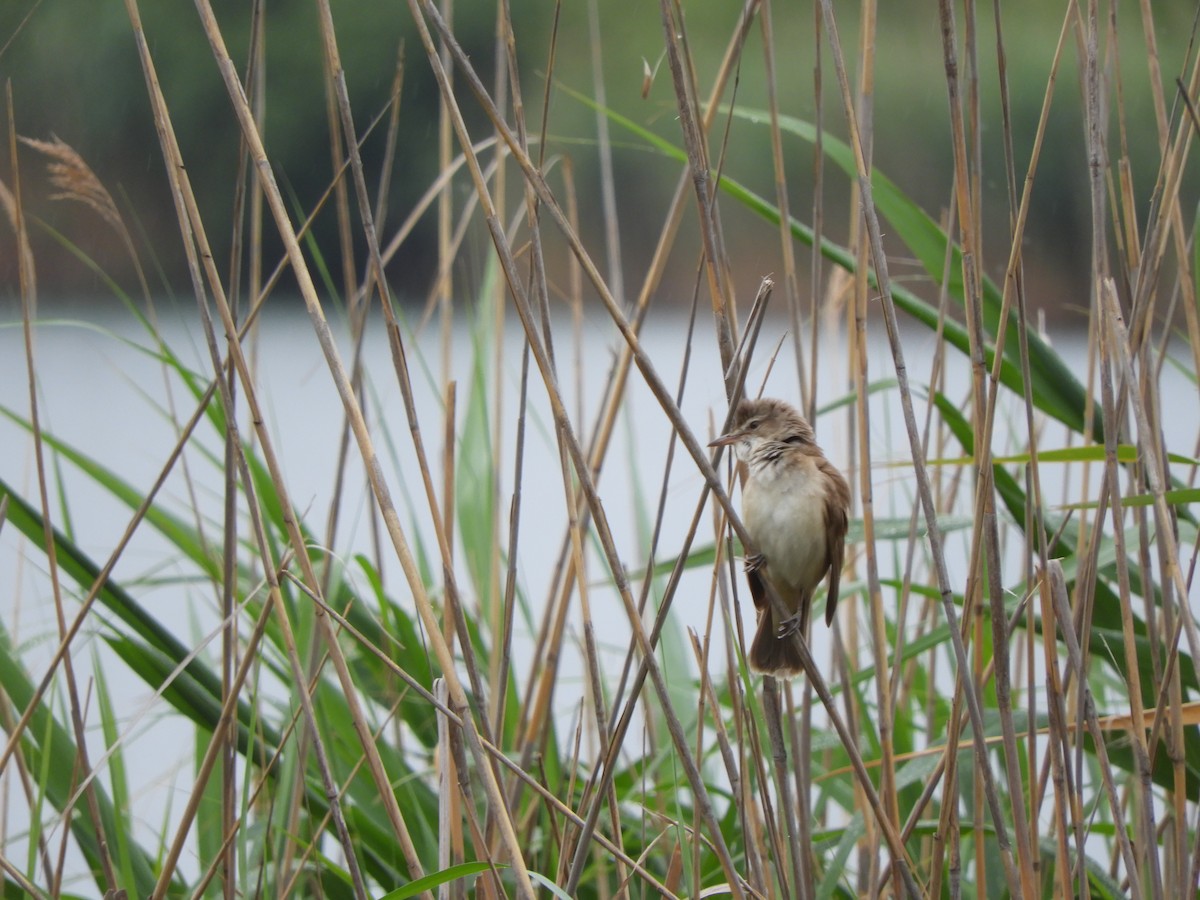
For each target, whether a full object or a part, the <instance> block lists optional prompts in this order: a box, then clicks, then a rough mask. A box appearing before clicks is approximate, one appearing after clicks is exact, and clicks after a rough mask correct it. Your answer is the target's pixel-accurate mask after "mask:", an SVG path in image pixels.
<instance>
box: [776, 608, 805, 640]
mask: <svg viewBox="0 0 1200 900" xmlns="http://www.w3.org/2000/svg"><path fill="white" fill-rule="evenodd" d="M801 620H802V617H801V615H800V613H796V614H795V615H794V616H788V617H787V618H786V619H784V620H783V621H782V622H780V623H779V627H778V628H776V629H775V637H777V638H779V639H780V640H782V639H783V638H785V637H790V636H791V635H793V634H796V633H797V632H798V631H799V630H800V623H801Z"/></svg>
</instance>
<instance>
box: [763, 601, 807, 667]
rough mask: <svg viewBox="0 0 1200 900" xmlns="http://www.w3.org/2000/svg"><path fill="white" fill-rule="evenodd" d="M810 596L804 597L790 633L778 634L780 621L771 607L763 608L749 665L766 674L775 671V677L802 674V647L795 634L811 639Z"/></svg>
mask: <svg viewBox="0 0 1200 900" xmlns="http://www.w3.org/2000/svg"><path fill="white" fill-rule="evenodd" d="M811 605H812V603H811V598H810V597H802V598H801V602H800V609H799V611H798V613H797V614H798V615H799V617H800V618H799V619H798V620H797V621H796V623H795V626H794V627H789V628H788V629H787V634H784V635H783V636H782V637H781V636H780V634H779V624H778V623H777V622H776V620H775V613H774V612H772V610H770V609H769V608H768V609H764V610H761V611H760V613H759V616H758V630H757V631H755V633H754V641H753V642H752V643H751V644H750V668H751V669H753V670H754V671H755V672H762V674H764V675H774V676H775V677H776V678H792V677H794V676H796V675H799V674H800V673H801V672H802V671H803V670H804V667H803V665H802V664H801V661H800V651H799V649H798V648H797V647H796V635H802V636H803V637H804V639H805V640H806V641H807V640H808V619H809V615H808V612H809V607H810V606H811Z"/></svg>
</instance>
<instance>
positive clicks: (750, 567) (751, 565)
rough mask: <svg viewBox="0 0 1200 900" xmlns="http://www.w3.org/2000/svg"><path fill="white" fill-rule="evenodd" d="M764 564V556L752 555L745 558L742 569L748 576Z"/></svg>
mask: <svg viewBox="0 0 1200 900" xmlns="http://www.w3.org/2000/svg"><path fill="white" fill-rule="evenodd" d="M766 564H767V558H766V557H765V556H763V555H762V554H761V553H752V554H750V555H749V556H747V557H746V561H745V563H743V565H742V567H743V569H744V570H745V572H746V574H747V575H750V574H751V573H753V572H757V571H758V570H759V569H761V568H762V567H763V566H765V565H766Z"/></svg>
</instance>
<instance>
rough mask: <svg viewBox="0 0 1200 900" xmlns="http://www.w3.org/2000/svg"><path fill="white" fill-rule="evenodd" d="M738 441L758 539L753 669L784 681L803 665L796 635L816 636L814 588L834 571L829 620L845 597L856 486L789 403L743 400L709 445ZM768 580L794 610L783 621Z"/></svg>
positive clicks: (748, 512) (749, 566)
mask: <svg viewBox="0 0 1200 900" xmlns="http://www.w3.org/2000/svg"><path fill="white" fill-rule="evenodd" d="M709 446H710V447H723V446H732V447H733V449H734V452H735V453H736V454H737V458H738V459H739V460H740V462H741V465H742V466H744V473H745V477H744V481H743V483H742V523H743V524H744V525H745V526H746V536H747V537H748V538H749V539H750V542H751V544H752V546H751V548H750V550H753V551H755V552H752V553H748V555H747V557H746V561H745V570H746V578H747V581H748V582H749V584H750V594H751V596H752V597H753V599H754V606H755V609H756V610H757V613H758V627H757V630H756V632H755V635H754V640H753V642H752V643H751V645H750V655H749V661H750V668H751V669H753V670H755V671H757V672H761V673H763V674H765V675H772V676H774V677H776V678H790V677H792V676H795V675H797V674H799V673H800V671H801V670H802V665H801V660H800V651H799V649H798V648H797V647H796V642H795V641H794V640H793V638H792V636H793V635H794V634H800V635H801V636H802V637H804V639H805V640H806V641H807V640H808V628H809V618H810V615H809V613H810V609H811V606H812V601H813V593H814V591H816V589H817V586H818V585H819V584H820V583H821V581H822V579H824V578H825V577H826V575H828V576H829V586H828V591H827V594H826V600H825V624H826V625H832V624H833V616H834V613H835V611H836V607H837V601H838V587H839V581H840V579H841V571H842V560H843V559H844V558H845V549H846V529H847V526H848V524H849V521H850V486H849V485H848V484H847V483H846V479H845V478H844V477H842V473H841V472H839V471H838V470H837V468H836V467H835V466H834V465H833V463H831V462H830V461H829V460H828V459H826V458H825V454H824V453H823V452H822V451H821V448H820V447H818V446H817V443H816V439H815V435H814V433H813V429H812V426H811V425H810V424H809V423H808V420H807V419H805V418H804V416H802V415H801V414H800V413H799V412H798V411H797V410H796V409H795V408H794V407H792V406H791V405H790V404H788V403H787V402H785V401H783V400H775V399H769V398H762V399H757V400H749V399H747V400H742V401H740V402H739V403H738V405H737V408H736V409H735V410H734V415H733V424H732V427H731V428H730V430H729V431H728V432H727V433H726V434H723V435H721V436H720V437H719V438H717V439H716V440H714V441H712V442H711V443H710V444H709ZM767 585H770V587H771V588H772V589H773V590H774V593H775V595H776V596H777V597H778V598H779V600H780V601H781V602H782V603H783V605H784V607H786V608H787V610H788V612H789V613H790V615H788V616H787V617H786V618H781V617H780V616H779V614H778V613H777V612H776V610H775V609H774V607H773V604H772V602H771V599H770V596H769V593H768V591H767Z"/></svg>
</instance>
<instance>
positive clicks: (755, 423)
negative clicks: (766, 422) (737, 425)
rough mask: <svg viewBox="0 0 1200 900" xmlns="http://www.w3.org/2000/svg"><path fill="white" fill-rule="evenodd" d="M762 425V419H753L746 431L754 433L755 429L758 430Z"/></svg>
mask: <svg viewBox="0 0 1200 900" xmlns="http://www.w3.org/2000/svg"><path fill="white" fill-rule="evenodd" d="M761 424H762V420H761V419H751V420H750V421H749V422H747V423H746V430H747V431H753V430H754V429H755V428H757V427H758V426H759V425H761Z"/></svg>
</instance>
